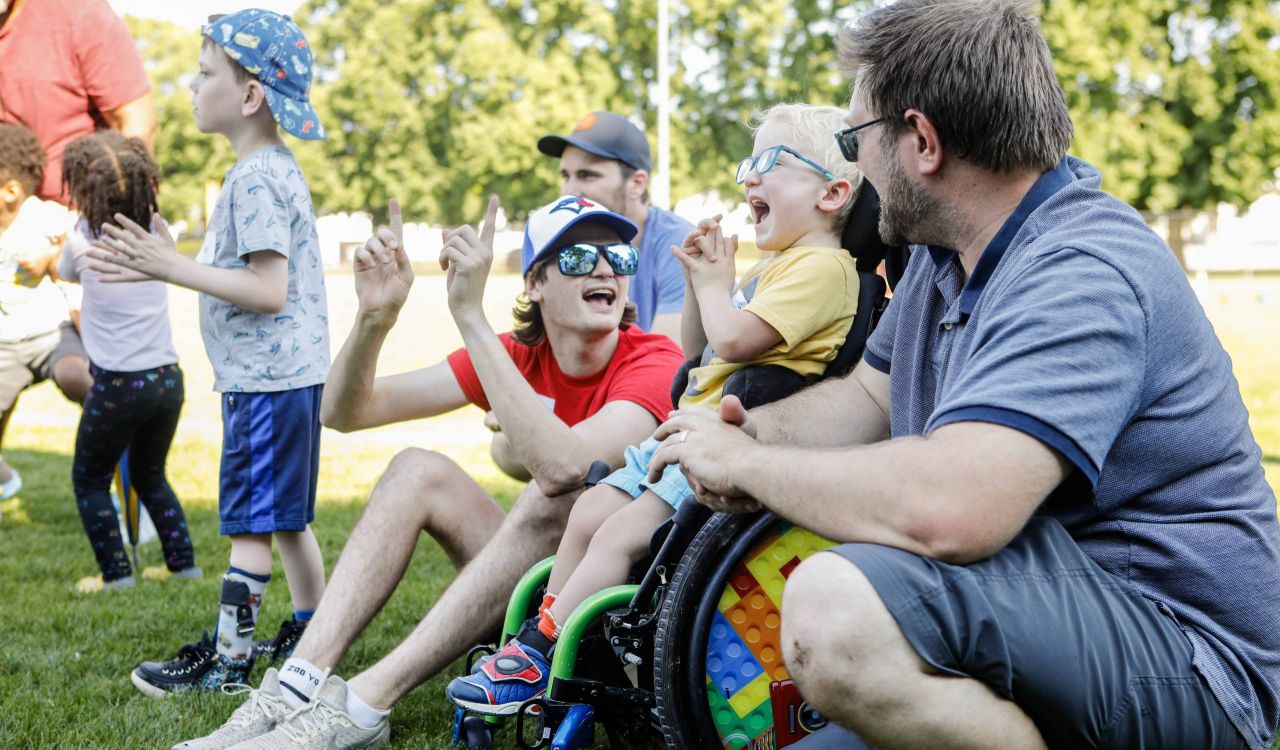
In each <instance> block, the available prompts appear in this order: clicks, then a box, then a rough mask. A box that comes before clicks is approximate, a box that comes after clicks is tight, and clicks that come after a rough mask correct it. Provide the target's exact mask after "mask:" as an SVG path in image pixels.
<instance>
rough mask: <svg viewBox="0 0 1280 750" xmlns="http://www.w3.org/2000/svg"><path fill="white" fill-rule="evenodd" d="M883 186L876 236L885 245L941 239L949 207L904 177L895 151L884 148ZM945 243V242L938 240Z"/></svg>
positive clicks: (880, 191)
mask: <svg viewBox="0 0 1280 750" xmlns="http://www.w3.org/2000/svg"><path fill="white" fill-rule="evenodd" d="M886 154H887V155H888V156H889V158H887V159H885V161H884V164H885V175H884V187H883V188H882V189H879V193H880V238H881V239H882V240H884V242H885V243H886V244H888V245H925V244H931V243H939V242H941V240H940V237H941V236H944V235H945V233H944V232H941V231H939V229H940V228H942V227H944V226H946V224H947V217H948V216H950V211H948V210H947V209H946V208H944V207H943V205H942V201H940V200H938V199H937V198H935V197H934V196H932V195H930V194H929V193H928V192H927V191H926V190H925V189H924V188H923V187H921V186H920V185H918V184H917V183H915V182H913V181H912V180H911V179H910V178H909V177H907V173H906V170H904V169H903V168H902V162H901V161H900V160H899V159H898V157H897V154H894V153H893V152H892V150H889V149H886ZM942 244H945V243H942Z"/></svg>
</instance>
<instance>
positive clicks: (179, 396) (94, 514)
mask: <svg viewBox="0 0 1280 750" xmlns="http://www.w3.org/2000/svg"><path fill="white" fill-rule="evenodd" d="M183 398H184V395H183V385H182V370H181V369H179V368H178V366H177V365H176V364H175V365H165V366H163V367H157V368H156V369H154V370H144V371H142V372H110V371H107V370H101V369H98V368H97V367H94V368H93V388H92V389H91V390H90V391H89V397H88V398H87V399H86V400H85V402H84V414H83V415H82V416H81V417H80V429H79V430H78V431H77V433H76V455H75V459H74V460H73V462H72V464H71V484H72V486H73V487H74V488H75V493H76V505H77V506H78V507H79V509H80V520H81V522H82V523H84V530H85V533H86V534H88V535H89V543H90V544H91V545H92V546H93V554H94V556H95V557H97V559H98V567H99V568H101V569H102V578H103V580H104V581H114V580H116V579H118V578H124V577H125V576H128V575H130V574H131V573H132V571H131V569H130V565H129V558H128V555H126V554H125V551H124V541H123V540H122V539H121V538H120V526H119V520H118V518H117V516H116V512H115V509H114V508H112V506H111V481H112V478H113V476H114V474H115V468H116V464H117V463H118V462H119V461H120V457H121V456H122V455H123V454H124V452H125V449H126V448H127V449H128V450H129V459H128V460H129V463H128V468H129V475H130V476H129V479H130V480H131V482H132V485H133V489H134V490H135V491H136V492H137V493H138V500H139V502H141V504H142V505H143V506H145V507H146V509H147V513H148V514H149V515H150V516H151V520H152V522H153V523H155V526H156V532H157V533H158V534H159V536H160V546H161V547H162V548H163V549H164V560H165V564H166V565H167V566H168V568H169V570H171V571H178V570H182V569H184V568H189V567H191V566H192V565H194V564H195V552H194V550H193V549H192V547H191V534H190V532H189V531H188V530H187V519H186V516H185V515H183V513H182V506H181V505H179V504H178V498H177V496H175V495H174V494H173V489H172V488H171V487H170V486H169V481H168V480H167V479H166V478H165V473H164V465H165V459H166V458H167V457H168V455H169V445H170V444H171V443H172V442H173V434H174V432H175V431H176V430H177V428H178V413H179V412H180V411H182V401H183Z"/></svg>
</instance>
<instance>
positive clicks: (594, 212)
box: [520, 195, 640, 274]
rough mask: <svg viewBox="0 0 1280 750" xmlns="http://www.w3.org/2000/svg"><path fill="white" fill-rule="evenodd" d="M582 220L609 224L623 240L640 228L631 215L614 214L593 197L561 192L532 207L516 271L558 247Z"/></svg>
mask: <svg viewBox="0 0 1280 750" xmlns="http://www.w3.org/2000/svg"><path fill="white" fill-rule="evenodd" d="M584 222H586V223H596V224H604V225H606V226H608V227H610V228H611V229H613V230H614V231H615V232H617V233H618V237H619V238H620V239H621V240H622V241H623V242H630V241H631V240H633V239H635V236H636V234H638V233H639V232H640V229H639V227H637V226H636V225H635V224H634V223H633V222H632V221H631V219H628V218H627V217H625V216H622V215H621V214H615V213H614V212H612V211H610V210H609V209H607V208H605V207H604V206H602V205H600V204H599V203H596V202H595V201H589V200H587V199H586V198H579V197H578V196H576V195H564V196H561V197H560V199H559V200H556V201H552V202H551V203H548V204H547V205H545V206H543V207H542V208H540V209H538V210H537V211H534V212H533V213H532V214H530V215H529V220H528V221H527V222H525V225H524V246H523V247H521V248H520V273H521V274H526V273H529V268H531V267H532V266H533V264H534V263H535V262H537V260H538V259H539V258H540V257H542V255H543V254H545V253H546V252H547V251H548V250H554V249H556V248H557V247H558V242H559V240H560V238H561V237H562V236H564V233H565V232H567V231H569V230H570V229H572V228H573V227H576V226H577V225H579V224H582V223H584Z"/></svg>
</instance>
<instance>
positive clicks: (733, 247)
mask: <svg viewBox="0 0 1280 750" xmlns="http://www.w3.org/2000/svg"><path fill="white" fill-rule="evenodd" d="M719 218H720V217H718V216H717V217H715V219H703V220H702V222H700V223H699V224H698V228H697V229H695V230H694V231H693V232H691V233H690V234H689V236H688V237H686V238H685V242H686V244H690V245H692V247H693V251H692V252H690V251H686V249H685V248H684V247H673V248H672V249H671V251H672V252H673V253H675V256H676V258H678V259H679V260H680V264H681V265H682V266H684V271H685V275H686V276H688V278H689V281H690V282H691V283H692V284H693V285H694V287H695V288H697V287H701V286H710V287H711V288H722V289H723V290H724V291H725V292H726V293H728V292H729V291H731V290H732V289H733V283H734V280H735V273H736V267H735V265H734V255H735V254H736V253H737V252H738V236H737V235H736V234H735V235H733V236H731V237H725V236H724V232H723V231H721V229H720V224H719V221H718V219H719ZM695 235H696V236H695Z"/></svg>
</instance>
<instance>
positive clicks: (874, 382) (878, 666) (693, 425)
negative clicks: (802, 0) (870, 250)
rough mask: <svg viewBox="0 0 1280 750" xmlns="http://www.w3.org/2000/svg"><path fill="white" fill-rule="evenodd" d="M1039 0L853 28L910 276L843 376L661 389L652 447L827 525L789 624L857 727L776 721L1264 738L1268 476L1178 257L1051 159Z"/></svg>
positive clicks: (848, 48)
mask: <svg viewBox="0 0 1280 750" xmlns="http://www.w3.org/2000/svg"><path fill="white" fill-rule="evenodd" d="M1034 6H1035V4H1034V3H1028V2H1019V1H1018V0H980V1H979V0H902V1H901V2H898V3H895V4H893V5H890V6H887V7H884V8H881V9H879V10H877V11H875V12H874V13H871V14H869V15H867V16H864V17H863V18H861V19H860V20H859V21H858V22H857V23H856V24H855V25H853V26H852V27H850V28H848V29H846V30H845V31H844V32H843V33H842V36H841V40H840V42H841V43H840V53H841V57H842V61H843V62H844V63H845V65H846V66H847V67H848V68H849V69H850V70H851V71H856V78H855V86H854V94H853V98H852V102H851V106H850V113H849V118H848V124H849V126H850V127H849V128H848V129H847V130H844V131H842V132H841V133H839V134H838V135H837V139H838V141H839V142H840V143H841V146H842V147H843V150H844V153H845V156H846V158H848V159H851V160H856V161H858V163H859V166H860V167H861V168H862V170H863V173H864V174H865V175H866V178H867V179H868V180H870V181H871V182H872V184H873V185H874V186H875V188H876V190H877V191H878V192H879V193H880V195H881V200H882V207H881V208H882V216H881V227H880V229H881V234H882V235H883V236H884V239H886V240H887V241H889V242H890V243H894V244H896V243H899V242H907V243H910V244H912V245H914V248H913V252H912V257H911V261H910V264H909V266H908V268H907V272H906V275H905V277H904V278H903V279H902V281H901V283H900V284H899V285H898V287H897V290H896V294H895V296H894V299H893V302H892V304H891V305H890V306H889V309H888V311H887V312H886V313H885V316H884V319H883V320H882V321H881V322H880V325H879V328H878V329H877V330H876V331H875V333H874V334H873V335H872V337H871V339H870V340H869V341H868V343H867V347H866V353H865V355H864V358H863V361H862V362H861V363H860V364H859V365H858V367H857V368H856V369H855V371H854V372H853V373H852V374H851V375H850V376H849V377H848V378H845V379H843V380H839V381H835V382H828V383H824V384H820V385H818V386H815V387H814V388H811V389H809V390H807V391H804V392H802V393H800V394H798V395H797V396H795V397H792V398H790V399H787V400H785V401H782V402H779V403H776V404H774V405H771V406H768V407H763V408H761V409H758V410H754V411H752V412H751V414H750V415H747V414H745V413H743V412H742V409H741V406H740V405H738V404H736V403H734V402H733V401H731V400H726V401H725V403H724V404H723V405H722V407H721V412H720V414H719V415H713V414H708V413H688V414H678V415H676V416H675V417H673V418H672V419H671V420H670V421H669V422H667V423H666V424H664V425H663V427H661V428H659V431H658V433H657V437H666V436H672V438H671V439H670V440H667V441H666V443H665V444H664V446H663V448H661V449H660V450H659V452H658V454H657V455H656V456H655V459H654V464H653V465H652V466H654V467H657V466H659V465H663V464H666V463H672V462H675V461H679V462H680V463H681V465H682V466H683V467H684V470H685V472H686V473H687V474H688V475H689V477H690V479H691V480H693V482H694V483H695V486H699V487H701V488H702V494H701V495H700V499H701V500H702V502H704V503H705V504H707V505H710V506H711V507H713V508H716V509H719V510H744V509H750V508H754V507H756V506H757V504H763V505H764V506H766V507H768V508H770V509H772V510H774V511H775V512H777V513H778V514H779V515H782V516H784V517H786V518H789V519H791V520H793V521H795V522H797V523H799V524H801V525H803V526H807V527H809V528H813V529H821V530H822V531H823V532H824V533H825V534H827V535H828V536H830V537H832V538H834V539H836V540H837V541H840V542H844V544H842V545H841V546H838V547H835V548H834V549H833V550H832V551H831V553H823V554H819V555H814V556H813V557H812V558H810V559H809V560H807V561H805V562H804V563H802V564H801V565H800V566H799V567H798V568H796V570H795V571H794V572H793V573H792V575H791V577H790V580H789V581H788V583H787V587H786V590H785V594H784V600H783V607H782V611H783V618H782V628H783V650H784V657H785V659H786V664H787V668H788V669H789V670H790V673H791V675H792V676H793V677H794V679H795V681H796V684H797V686H798V687H799V688H800V690H801V692H802V693H804V695H805V696H807V698H808V699H809V700H810V702H811V703H812V704H813V705H814V706H815V707H817V708H818V709H820V710H821V711H823V712H824V713H825V714H827V715H828V716H830V717H831V718H832V719H833V720H834V721H835V722H837V723H838V725H842V726H843V727H844V728H847V729H850V730H853V732H854V733H856V735H857V737H855V736H853V735H852V734H850V733H848V732H845V731H844V730H843V729H841V727H840V726H836V725H833V726H831V727H829V728H828V729H827V730H823V731H821V732H819V733H817V734H815V735H812V736H811V737H809V738H808V739H806V740H804V741H802V742H801V743H798V744H797V745H794V746H793V747H796V748H804V750H811V749H812V748H816V747H831V748H835V747H839V748H849V747H862V746H863V745H862V741H865V742H867V743H870V744H871V745H874V746H875V747H876V748H879V749H880V750H889V749H890V748H996V747H999V748H1043V747H1063V748H1068V747H1069V748H1075V747H1108V748H1250V749H1251V750H1266V748H1268V747H1269V746H1270V743H1271V741H1272V739H1273V737H1274V736H1275V733H1276V729H1277V723H1278V722H1280V627H1277V625H1276V622H1277V613H1278V612H1280V526H1278V524H1277V518H1276V500H1275V495H1274V494H1273V492H1272V491H1271V489H1270V488H1269V487H1268V486H1267V484H1266V481H1265V478H1264V476H1263V471H1262V467H1261V451H1260V450H1259V448H1258V445H1257V443H1256V442H1255V441H1254V438H1253V435H1252V433H1251V432H1250V430H1249V425H1248V417H1249V415H1248V413H1247V411H1246V410H1245V407H1244V404H1243V402H1242V400H1241V397H1240V389H1239V386H1238V384H1237V382H1236V380H1235V378H1234V376H1233V375H1232V371H1231V361H1230V359H1229V358H1228V356H1227V353H1226V352H1225V351H1224V350H1223V348H1222V345H1221V344H1220V343H1219V341H1218V339H1217V337H1216V336H1215V334H1214V332H1213V329H1212V327H1211V326H1210V324H1209V321H1208V320H1207V319H1206V317H1205V314H1204V311H1203V310H1202V309H1201V307H1200V305H1199V303H1198V302H1197V300H1196V298H1195V296H1194V294H1193V293H1192V291H1191V289H1190V286H1189V284H1188V283H1187V279H1186V276H1185V274H1184V273H1183V271H1182V269H1181V268H1180V267H1179V266H1178V264H1177V262H1176V260H1175V259H1174V257H1173V254H1172V253H1171V252H1170V251H1169V249H1168V247H1167V246H1166V245H1165V244H1164V242H1163V241H1161V240H1160V239H1159V238H1158V237H1157V236H1156V235H1155V234H1154V233H1153V232H1151V230H1150V229H1148V228H1147V226H1146V225H1145V224H1144V223H1143V221H1142V219H1141V217H1140V216H1139V215H1138V213H1137V212H1136V211H1134V210H1133V209H1132V208H1130V207H1129V206H1127V205H1125V204H1124V203H1122V202H1120V201H1119V200H1117V199H1115V198H1113V197H1111V196H1109V195H1107V194H1106V193H1105V192H1103V191H1102V189H1101V184H1102V178H1101V176H1100V175H1099V173H1098V171H1097V170H1096V169H1094V168H1093V167H1092V166H1090V165H1088V164H1086V163H1084V162H1082V161H1080V160H1078V159H1074V158H1071V157H1066V156H1065V153H1066V151H1067V149H1068V147H1069V145H1070V142H1071V137H1072V134H1073V131H1072V123H1071V120H1070V118H1069V115H1068V112H1067V107H1066V103H1065V100H1064V97H1063V94H1062V91H1061V89H1060V88H1059V86H1058V83H1057V80H1056V78H1055V76H1054V72H1053V68H1052V60H1051V57H1050V54H1049V50H1048V47H1047V45H1046V44H1045V42H1044V38H1043V36H1042V35H1041V33H1040V31H1039V28H1038V24H1037V19H1036V18H1035V15H1034V10H1033V8H1034ZM859 738H861V739H859Z"/></svg>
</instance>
